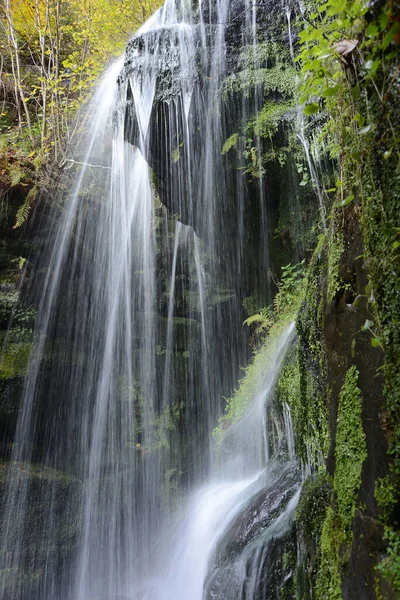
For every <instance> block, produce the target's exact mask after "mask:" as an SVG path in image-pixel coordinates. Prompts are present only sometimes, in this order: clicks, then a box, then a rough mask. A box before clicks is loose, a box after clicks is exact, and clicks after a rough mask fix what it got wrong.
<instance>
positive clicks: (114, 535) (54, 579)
mask: <svg viewBox="0 0 400 600" xmlns="http://www.w3.org/2000/svg"><path fill="white" fill-rule="evenodd" d="M246 6H247V5H246ZM245 8H246V7H245ZM247 9H248V10H247V11H246V18H245V19H244V20H243V23H241V30H240V31H241V36H242V40H241V41H242V43H243V44H249V45H253V46H254V45H255V44H256V40H255V31H256V11H255V9H254V6H253V5H250V4H249V5H248V6H247ZM229 19H230V4H229V1H228V0H222V1H221V2H216V3H215V5H210V6H209V5H207V6H202V4H201V3H200V6H199V7H198V8H197V10H196V11H195V10H192V9H191V7H190V6H189V5H188V4H187V3H182V4H179V3H175V2H173V1H172V0H167V3H166V4H165V6H164V7H163V8H161V9H160V10H159V11H158V12H157V13H156V14H155V15H154V16H153V17H152V18H151V19H150V20H149V21H148V22H147V23H146V24H145V25H144V26H143V27H142V29H141V30H140V31H139V32H138V33H137V35H136V36H135V38H134V39H133V40H132V41H131V42H130V44H129V46H128V49H127V53H126V56H125V57H123V58H121V59H120V60H119V61H117V62H116V63H115V64H114V65H113V66H112V67H111V68H110V69H109V70H108V71H107V73H106V74H105V76H104V78H103V80H102V81H101V83H100V85H99V87H98V89H97V91H96V93H95V95H94V97H93V100H92V102H91V103H90V104H89V106H88V107H87V108H86V111H85V115H84V118H82V122H81V123H80V124H79V125H80V128H81V130H82V133H81V134H78V135H80V141H79V143H78V144H77V146H76V148H75V151H74V153H73V155H72V157H71V158H68V160H67V162H66V165H67V166H68V169H67V170H66V173H67V174H66V176H65V181H66V182H67V183H66V184H64V186H62V187H63V191H61V192H59V193H58V194H57V195H55V196H54V198H52V206H51V207H50V208H49V209H45V210H43V213H44V215H42V217H41V218H42V220H43V223H44V224H43V223H42V224H41V225H40V227H39V231H43V232H44V233H43V235H42V238H43V239H42V242H41V246H40V248H39V247H38V249H37V256H38V258H37V262H36V264H34V266H33V267H32V268H31V271H30V273H29V274H28V275H27V280H28V282H27V284H26V287H27V289H28V292H26V297H31V298H32V303H33V304H34V305H35V306H36V308H37V318H36V323H35V332H34V339H33V343H32V350H31V358H30V363H29V368H28V374H27V376H26V380H25V386H24V391H23V397H22V400H21V408H20V415H19V420H18V425H17V431H16V434H15V438H14V441H13V443H12V451H11V452H12V454H11V461H10V464H9V468H8V474H7V476H8V484H7V491H6V495H5V498H4V499H3V500H4V501H3V518H2V551H1V556H0V559H1V563H2V565H1V584H0V598H1V599H2V600H11V599H12V600H16V599H18V598H20V599H21V600H100V599H101V600H117V599H121V598H124V599H125V598H126V599H129V600H201V599H202V598H207V599H208V598H221V599H222V598H225V599H228V600H235V599H238V600H239V599H241V598H243V599H246V600H252V599H254V598H256V594H257V593H259V592H258V590H259V585H260V577H261V571H263V573H264V574H263V576H262V577H264V578H265V572H267V571H266V566H265V564H266V562H265V557H266V555H267V554H268V548H269V544H270V542H271V541H272V540H273V539H275V538H279V537H280V536H282V535H284V534H285V533H286V532H287V531H288V530H289V528H290V524H291V522H292V519H293V515H294V509H295V506H296V502H297V498H298V493H299V492H298V490H299V485H300V483H299V477H298V470H297V465H296V460H295V457H294V450H293V439H292V432H291V420H290V411H289V410H288V408H287V407H285V412H284V415H283V417H282V419H281V421H282V423H283V424H284V425H283V426H282V427H281V426H280V425H279V423H278V421H279V419H278V421H277V423H275V424H274V423H272V422H270V421H271V420H273V419H274V418H275V419H276V417H274V414H273V411H272V408H271V406H272V403H271V395H272V391H273V387H274V383H275V382H276V379H277V376H278V374H279V369H280V366H281V364H282V361H283V359H284V356H285V352H286V349H287V348H288V346H289V345H290V344H291V341H292V338H293V325H292V326H290V327H289V328H287V329H286V330H285V331H284V332H283V333H282V335H281V337H280V338H279V340H278V341H277V342H276V347H275V348H274V351H273V352H272V353H271V359H270V360H269V362H268V364H266V365H265V374H264V377H263V381H262V385H261V387H260V389H259V391H258V393H257V394H256V395H255V397H254V398H251V399H250V402H249V407H248V409H247V410H246V412H245V413H244V414H243V416H242V418H241V419H240V420H239V421H238V422H237V423H235V424H234V425H233V426H232V427H231V428H230V429H228V430H227V432H226V434H225V436H224V440H223V442H222V444H221V447H220V448H219V450H218V453H217V455H215V451H214V448H213V441H212V435H211V434H212V431H213V429H214V427H215V426H216V425H217V421H218V416H219V415H220V414H221V412H222V408H223V406H222V396H223V394H227V393H230V392H232V390H233V389H234V387H235V385H236V382H237V380H238V377H239V375H240V371H239V367H240V365H241V364H243V363H244V362H245V361H246V360H247V359H248V354H247V352H248V351H247V346H248V340H247V337H246V334H245V332H244V328H243V327H242V321H243V313H242V311H241V301H242V297H243V288H246V287H247V288H248V287H249V281H248V277H249V276H248V273H249V272H250V271H251V268H250V266H249V262H248V260H249V259H248V256H247V248H246V243H247V240H248V235H249V234H248V233H246V231H247V229H248V228H247V226H246V219H247V212H246V210H247V209H246V202H247V200H248V199H247V196H246V194H247V193H248V191H247V189H246V186H245V185H244V184H243V176H242V175H241V174H238V173H237V172H234V173H233V174H232V173H230V174H228V172H227V169H226V163H225V162H224V158H223V157H222V155H221V147H222V145H223V143H224V140H225V139H226V131H225V127H226V121H227V120H229V115H228V114H227V112H226V109H225V108H224V105H223V103H222V102H221V101H220V100H219V98H220V91H221V85H222V82H223V80H224V77H225V76H226V74H227V65H226V60H227V44H226V29H227V26H228V24H229ZM235 26H236V25H235ZM254 56H255V59H254V60H257V52H256V51H254ZM199 72H200V73H202V77H201V78H200V77H196V73H199ZM206 73H207V74H208V75H207V76H206V75H204V74H206ZM252 103H253V104H254V106H249V102H248V101H247V100H246V99H242V105H241V107H240V108H239V110H240V111H241V112H242V114H246V111H254V109H255V108H256V109H258V108H259V107H260V103H261V99H260V98H259V97H257V98H255V99H253V101H252ZM224 110H225V112H224ZM71 182H73V183H71ZM265 196H266V190H265V189H264V187H263V185H261V186H260V189H259V198H258V201H259V203H260V211H259V214H261V222H260V223H259V227H260V230H261V232H262V230H263V229H264V228H265V227H266V219H267V216H268V215H267V211H266V209H265V205H266V200H265ZM233 198H235V200H234V201H233ZM40 228H41V229H40ZM227 248H229V250H228V251H227ZM256 258H257V261H256V262H257V263H260V264H261V265H262V266H261V267H260V271H259V273H257V277H258V278H259V279H261V278H262V279H263V280H265V281H266V282H267V281H268V273H269V270H268V269H269V265H268V260H269V257H268V248H267V247H266V245H265V243H264V244H261V245H260V252H259V255H258V256H257V257H256ZM29 280H30V281H29ZM267 287H268V284H267ZM266 293H268V289H266ZM29 294H30V296H29ZM271 431H275V432H278V433H279V432H280V433H279V435H280V439H281V441H282V440H283V442H282V443H281V444H275V445H274V444H273V443H272V442H271V440H270V439H269V435H270V434H271ZM278 433H277V435H278ZM279 435H278V437H279ZM282 448H284V450H282ZM264 497H268V498H270V501H271V506H272V507H273V508H274V510H275V512H273V511H272V509H271V511H272V512H271V515H272V516H271V518H270V520H269V522H268V526H266V527H265V528H264V529H263V530H262V532H261V533H260V534H259V535H257V536H254V538H253V539H252V541H251V543H249V544H247V545H246V546H245V547H244V548H243V549H242V550H241V551H240V552H238V553H236V555H235V557H234V558H232V559H231V560H225V561H222V562H221V558H220V557H221V555H223V554H224V549H223V548H224V540H225V539H229V536H230V535H231V534H232V531H233V532H234V531H235V530H236V529H237V527H238V523H240V519H241V515H242V514H243V513H245V512H246V510H248V507H249V506H251V503H252V502H253V501H254V500H256V501H259V500H260V499H261V498H264ZM235 528H236V529H235ZM262 577H261V578H262ZM257 597H259V596H257ZM262 597H268V596H267V595H265V594H264V596H262Z"/></svg>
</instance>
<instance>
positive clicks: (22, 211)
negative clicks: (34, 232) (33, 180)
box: [13, 186, 38, 229]
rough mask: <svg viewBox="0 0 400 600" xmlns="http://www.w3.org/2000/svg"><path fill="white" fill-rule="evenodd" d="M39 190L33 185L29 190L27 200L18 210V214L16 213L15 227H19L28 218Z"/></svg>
mask: <svg viewBox="0 0 400 600" xmlns="http://www.w3.org/2000/svg"><path fill="white" fill-rule="evenodd" d="M37 192H38V190H37V187H36V186H35V187H33V188H32V189H31V190H29V192H28V194H27V196H26V199H25V202H24V203H23V204H21V206H20V207H19V209H18V210H17V214H16V215H15V225H14V227H13V229H18V228H19V227H21V226H22V225H23V224H24V223H25V222H26V220H27V219H28V217H29V213H30V211H31V208H32V204H33V202H34V201H35V199H36V196H37Z"/></svg>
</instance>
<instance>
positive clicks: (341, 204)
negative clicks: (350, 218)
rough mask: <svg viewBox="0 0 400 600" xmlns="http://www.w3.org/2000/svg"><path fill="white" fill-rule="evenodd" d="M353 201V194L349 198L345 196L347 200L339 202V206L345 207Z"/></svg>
mask: <svg viewBox="0 0 400 600" xmlns="http://www.w3.org/2000/svg"><path fill="white" fill-rule="evenodd" d="M353 200H354V194H350V196H347V198H345V199H344V200H342V201H341V203H340V204H339V206H347V205H348V204H350V202H352V201H353Z"/></svg>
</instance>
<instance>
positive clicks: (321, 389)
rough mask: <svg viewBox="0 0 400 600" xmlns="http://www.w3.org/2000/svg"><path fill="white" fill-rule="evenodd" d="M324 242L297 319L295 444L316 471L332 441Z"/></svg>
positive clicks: (313, 261) (311, 268) (316, 253)
mask: <svg viewBox="0 0 400 600" xmlns="http://www.w3.org/2000/svg"><path fill="white" fill-rule="evenodd" d="M324 241H325V237H321V243H319V244H318V246H317V248H316V249H315V251H314V254H313V257H312V259H311V262H310V265H309V267H308V270H307V278H306V287H305V297H304V301H303V303H302V305H301V307H300V310H299V314H298V318H297V335H298V340H299V345H298V365H299V373H300V402H299V421H298V422H297V423H295V424H294V427H295V433H296V445H297V449H298V455H299V457H300V459H301V460H302V461H304V463H308V464H309V465H310V466H311V467H313V468H315V469H316V470H317V469H318V466H319V464H320V463H321V462H323V461H325V460H326V457H327V454H328V450H329V444H330V430H329V425H328V397H327V389H326V355H325V341H324V338H323V333H322V318H323V315H322V307H323V294H322V274H323V270H324V262H323V261H324V252H325V245H324V244H323V243H324Z"/></svg>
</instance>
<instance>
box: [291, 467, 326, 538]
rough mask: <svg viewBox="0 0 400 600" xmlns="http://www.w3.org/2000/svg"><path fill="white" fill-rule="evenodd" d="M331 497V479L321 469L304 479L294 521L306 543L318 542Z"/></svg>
mask: <svg viewBox="0 0 400 600" xmlns="http://www.w3.org/2000/svg"><path fill="white" fill-rule="evenodd" d="M331 498H332V481H331V479H330V477H329V476H328V475H327V473H326V472H325V471H324V470H323V471H321V472H320V473H318V474H316V475H311V476H310V477H308V478H307V479H306V481H305V482H304V484H303V487H302V489H301V494H300V498H299V503H298V505H297V509H296V522H297V524H298V527H299V528H300V529H301V532H302V534H303V536H304V538H305V541H306V544H307V545H310V544H313V543H318V542H319V540H320V537H321V533H322V527H323V524H324V520H325V517H326V511H327V508H328V506H329V504H330V501H331Z"/></svg>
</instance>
